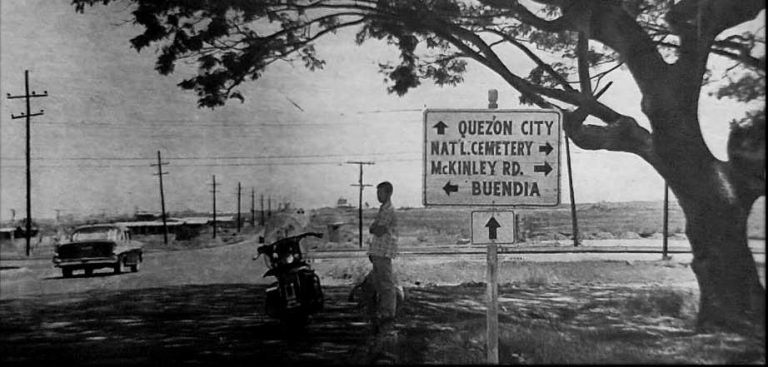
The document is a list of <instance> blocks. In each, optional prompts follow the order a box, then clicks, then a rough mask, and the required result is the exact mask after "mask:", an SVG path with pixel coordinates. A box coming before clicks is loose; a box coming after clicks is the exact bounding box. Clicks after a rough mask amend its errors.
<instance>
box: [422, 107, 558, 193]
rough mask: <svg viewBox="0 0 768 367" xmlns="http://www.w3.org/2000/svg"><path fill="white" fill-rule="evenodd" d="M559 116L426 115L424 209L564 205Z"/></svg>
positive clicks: (442, 112) (541, 113)
mask: <svg viewBox="0 0 768 367" xmlns="http://www.w3.org/2000/svg"><path fill="white" fill-rule="evenodd" d="M560 122H561V114H560V112H559V111H556V110H447V109H446V110H437V109H434V110H430V109H428V110H426V111H425V112H424V143H425V144H424V205H467V206H483V205H500V206H503V205H530V206H550V205H558V204H559V203H560Z"/></svg>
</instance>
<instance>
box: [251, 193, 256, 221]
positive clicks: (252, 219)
mask: <svg viewBox="0 0 768 367" xmlns="http://www.w3.org/2000/svg"><path fill="white" fill-rule="evenodd" d="M254 195H255V193H254V188H253V187H251V227H255V226H256V209H255V208H254V203H255V199H254Z"/></svg>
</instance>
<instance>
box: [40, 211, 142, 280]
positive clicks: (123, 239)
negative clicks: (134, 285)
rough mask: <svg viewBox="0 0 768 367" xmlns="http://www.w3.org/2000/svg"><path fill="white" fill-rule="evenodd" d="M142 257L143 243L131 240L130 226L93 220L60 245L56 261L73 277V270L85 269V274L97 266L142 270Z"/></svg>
mask: <svg viewBox="0 0 768 367" xmlns="http://www.w3.org/2000/svg"><path fill="white" fill-rule="evenodd" d="M141 261H142V244H141V242H138V241H133V240H131V233H130V231H129V230H128V228H127V227H125V226H122V225H118V224H94V225H86V226H81V227H77V228H75V230H74V231H72V234H71V236H70V241H69V242H67V243H63V244H60V245H57V246H56V248H55V254H54V256H53V263H54V265H55V266H56V267H58V268H61V274H62V275H63V276H64V277H65V278H68V277H71V276H72V272H73V271H74V270H81V269H82V270H84V271H85V275H91V274H93V271H94V270H95V269H100V268H112V269H113V270H114V272H115V274H119V273H122V272H125V271H126V269H128V268H130V269H131V271H132V272H137V271H139V267H140V266H141Z"/></svg>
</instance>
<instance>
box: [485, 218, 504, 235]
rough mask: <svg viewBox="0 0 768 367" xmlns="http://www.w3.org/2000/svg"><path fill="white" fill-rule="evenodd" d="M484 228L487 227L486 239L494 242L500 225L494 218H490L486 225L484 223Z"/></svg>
mask: <svg viewBox="0 0 768 367" xmlns="http://www.w3.org/2000/svg"><path fill="white" fill-rule="evenodd" d="M485 226H486V227H488V239H490V240H495V239H496V230H497V229H499V228H501V224H499V222H497V221H496V218H494V217H491V219H488V223H485Z"/></svg>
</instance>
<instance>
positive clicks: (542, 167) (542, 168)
mask: <svg viewBox="0 0 768 367" xmlns="http://www.w3.org/2000/svg"><path fill="white" fill-rule="evenodd" d="M533 171H534V172H544V176H547V175H549V172H551V171H552V166H550V165H549V163H547V162H544V164H537V165H534V166H533Z"/></svg>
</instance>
